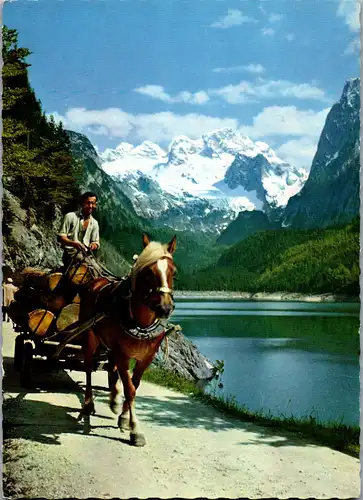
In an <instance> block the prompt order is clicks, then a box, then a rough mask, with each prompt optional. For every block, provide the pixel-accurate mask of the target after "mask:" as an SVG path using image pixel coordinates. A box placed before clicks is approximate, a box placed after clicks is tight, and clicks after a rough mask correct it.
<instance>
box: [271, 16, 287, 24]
mask: <svg viewBox="0 0 363 500" xmlns="http://www.w3.org/2000/svg"><path fill="white" fill-rule="evenodd" d="M284 17H285V16H284V15H283V14H270V15H269V16H268V20H269V22H270V23H276V22H277V21H281V19H283V18H284Z"/></svg>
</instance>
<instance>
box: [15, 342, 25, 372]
mask: <svg viewBox="0 0 363 500" xmlns="http://www.w3.org/2000/svg"><path fill="white" fill-rule="evenodd" d="M23 354H24V337H23V336H22V335H18V336H17V337H16V339H15V348H14V370H15V371H16V372H18V371H20V369H21V366H22V360H23Z"/></svg>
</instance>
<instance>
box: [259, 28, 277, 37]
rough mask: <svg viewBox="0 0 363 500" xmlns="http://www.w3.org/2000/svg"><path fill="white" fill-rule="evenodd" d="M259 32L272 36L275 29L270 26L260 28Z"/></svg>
mask: <svg viewBox="0 0 363 500" xmlns="http://www.w3.org/2000/svg"><path fill="white" fill-rule="evenodd" d="M261 33H262V34H263V36H274V34H275V30H273V29H272V28H262V30H261Z"/></svg>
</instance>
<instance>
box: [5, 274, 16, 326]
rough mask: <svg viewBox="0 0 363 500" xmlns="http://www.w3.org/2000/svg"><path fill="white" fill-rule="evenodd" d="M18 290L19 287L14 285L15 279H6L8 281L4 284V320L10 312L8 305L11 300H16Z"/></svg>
mask: <svg viewBox="0 0 363 500" xmlns="http://www.w3.org/2000/svg"><path fill="white" fill-rule="evenodd" d="M17 290H18V287H16V286H15V285H13V280H12V279H11V278H7V279H6V283H4V284H3V306H2V310H3V321H6V316H7V312H8V307H9V305H10V302H12V301H13V300H14V293H15V292H16V291H17ZM7 318H8V319H7V322H8V323H9V321H10V320H9V316H7Z"/></svg>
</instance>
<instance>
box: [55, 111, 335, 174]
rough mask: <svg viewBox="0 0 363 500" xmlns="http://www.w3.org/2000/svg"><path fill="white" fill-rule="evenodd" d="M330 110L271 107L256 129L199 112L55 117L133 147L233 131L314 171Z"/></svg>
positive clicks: (256, 119) (256, 122)
mask: <svg viewBox="0 0 363 500" xmlns="http://www.w3.org/2000/svg"><path fill="white" fill-rule="evenodd" d="M328 111H329V109H323V110H321V111H318V112H315V111H312V110H302V109H297V108H296V107H294V106H270V107H266V108H264V109H263V110H262V111H261V112H260V113H259V114H258V115H257V116H255V117H254V119H253V124H252V125H242V124H241V123H240V122H239V121H238V120H237V119H235V118H218V117H213V116H207V115H201V114H196V113H190V114H186V115H178V114H175V113H170V112H162V113H155V114H131V113H126V112H125V111H123V110H122V109H119V108H108V109H103V110H87V109H85V108H72V109H69V110H68V111H67V112H66V113H65V115H64V116H61V115H60V114H59V113H57V112H55V113H53V116H54V118H55V120H56V121H59V120H62V121H63V124H64V126H65V127H66V128H68V129H71V130H76V131H78V132H82V133H84V134H86V135H87V134H96V135H104V136H106V137H110V138H111V137H113V138H120V139H121V140H123V141H125V140H128V141H130V142H133V143H137V142H141V141H143V140H150V141H154V142H156V143H161V144H167V143H169V142H170V141H171V140H172V139H173V138H174V137H175V136H178V135H187V136H188V137H190V138H192V139H196V138H199V137H201V136H202V135H203V134H205V133H209V132H211V131H212V130H216V129H219V128H223V127H231V128H232V129H235V130H239V131H240V132H242V133H244V134H246V135H248V136H250V137H251V138H252V139H254V140H257V139H260V140H263V141H264V142H267V143H268V144H272V143H275V144H277V147H276V152H277V154H278V155H279V156H280V157H281V158H282V159H284V160H285V161H287V162H289V163H291V164H292V165H296V166H303V167H306V168H309V167H310V165H311V161H312V158H313V156H314V154H315V150H316V144H317V142H318V139H319V137H320V134H321V131H322V129H323V126H324V122H325V118H326V115H327V113H328Z"/></svg>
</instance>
